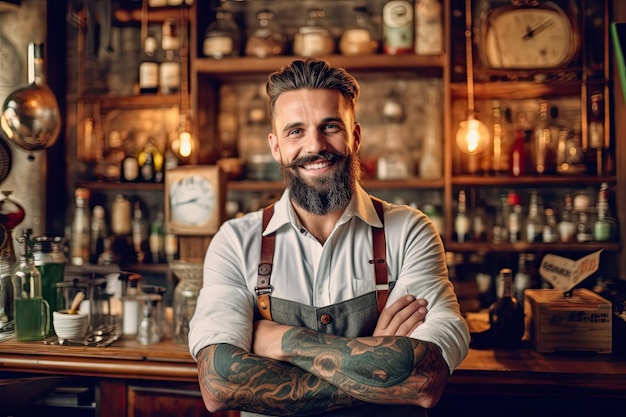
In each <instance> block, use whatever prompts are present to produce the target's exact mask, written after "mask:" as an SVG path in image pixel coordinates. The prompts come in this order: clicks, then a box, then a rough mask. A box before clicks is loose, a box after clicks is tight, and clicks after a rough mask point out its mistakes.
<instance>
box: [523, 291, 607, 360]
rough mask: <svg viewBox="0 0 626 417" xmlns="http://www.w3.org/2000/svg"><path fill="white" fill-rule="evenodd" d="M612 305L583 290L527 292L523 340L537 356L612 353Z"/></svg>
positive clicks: (525, 294) (591, 292)
mask: <svg viewBox="0 0 626 417" xmlns="http://www.w3.org/2000/svg"><path fill="white" fill-rule="evenodd" d="M612 316H613V313H612V309H611V302H610V301H608V300H606V299H604V298H603V297H601V296H599V295H598V294H596V293H594V292H593V291H590V290H587V289H584V288H581V289H575V290H574V293H573V295H572V296H571V297H565V296H564V295H563V293H562V292H561V291H559V290H554V289H542V290H526V291H524V320H525V335H524V339H525V340H528V341H530V342H531V343H532V344H533V345H534V347H535V349H536V350H537V351H538V352H555V351H596V352H597V353H611V350H612Z"/></svg>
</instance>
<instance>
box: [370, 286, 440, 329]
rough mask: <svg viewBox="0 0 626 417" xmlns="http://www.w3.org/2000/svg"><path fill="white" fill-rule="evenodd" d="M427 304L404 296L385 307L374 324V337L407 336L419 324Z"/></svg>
mask: <svg viewBox="0 0 626 417" xmlns="http://www.w3.org/2000/svg"><path fill="white" fill-rule="evenodd" d="M427 306H428V302H427V301H426V300H425V299H423V298H419V299H416V298H415V297H414V296H412V295H405V296H404V297H401V298H400V299H398V300H396V301H395V302H394V303H393V304H392V305H390V306H389V307H386V308H385V309H384V310H383V311H382V313H381V314H380V317H379V318H378V322H377V323H376V329H374V336H409V335H410V334H411V333H412V332H413V330H415V329H416V328H417V327H418V326H419V325H420V324H422V323H424V318H425V317H426V313H427V312H428V310H427V309H426V307H427Z"/></svg>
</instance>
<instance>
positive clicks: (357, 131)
mask: <svg viewBox="0 0 626 417" xmlns="http://www.w3.org/2000/svg"><path fill="white" fill-rule="evenodd" d="M352 136H353V137H354V145H353V147H354V153H357V152H358V151H359V149H360V148H361V124H360V123H355V124H354V129H352Z"/></svg>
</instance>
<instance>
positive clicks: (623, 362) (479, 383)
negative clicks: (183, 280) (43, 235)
mask: <svg viewBox="0 0 626 417" xmlns="http://www.w3.org/2000/svg"><path fill="white" fill-rule="evenodd" d="M8 371H10V372H26V373H37V374H55V375H83V376H97V377H105V378H133V379H154V380H170V381H172V380H176V381H184V382H196V381H197V373H196V372H197V371H196V363H195V362H194V360H193V359H192V358H191V356H190V354H189V352H188V350H187V347H186V346H181V345H178V344H176V343H174V342H172V341H171V340H165V341H163V342H161V343H158V344H154V345H141V344H139V343H137V342H136V341H135V340H130V339H129V340H126V339H124V337H122V338H121V339H120V340H118V341H116V342H115V343H113V344H112V345H110V346H107V347H81V346H59V345H46V344H43V343H42V342H18V341H16V340H8V341H4V342H0V372H8ZM625 381H626V358H625V357H623V356H621V355H616V354H597V353H592V352H567V353H566V352H557V353H549V354H542V353H539V352H537V351H536V350H534V349H532V348H524V349H517V350H492V349H485V350H478V349H470V352H469V355H468V356H467V358H466V359H465V360H464V361H463V363H462V364H461V365H460V366H459V367H458V368H457V369H456V370H455V371H454V373H453V374H452V376H451V377H450V379H449V383H448V389H449V390H452V391H459V392H464V393H466V392H468V390H470V391H472V392H483V391H491V392H493V390H496V391H503V390H508V389H511V390H513V389H514V388H515V387H521V386H523V387H524V389H525V390H526V391H528V390H529V389H531V388H532V387H534V388H536V389H538V390H544V389H556V388H561V389H567V390H578V389H581V390H585V391H586V392H589V391H593V390H598V391H603V392H606V393H607V394H608V393H613V394H615V395H620V396H621V395H623V396H626V382H625Z"/></svg>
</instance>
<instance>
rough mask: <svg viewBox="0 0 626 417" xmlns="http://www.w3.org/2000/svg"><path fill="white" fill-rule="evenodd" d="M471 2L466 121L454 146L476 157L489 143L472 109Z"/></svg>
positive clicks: (469, 4) (468, 4)
mask: <svg viewBox="0 0 626 417" xmlns="http://www.w3.org/2000/svg"><path fill="white" fill-rule="evenodd" d="M471 7H472V2H471V0H466V1H465V56H466V67H467V69H466V73H467V119H466V120H464V121H462V122H460V123H459V129H458V130H457V132H456V145H457V147H458V148H459V149H460V150H461V151H462V152H464V153H467V154H470V155H476V154H479V153H481V152H482V151H484V150H485V149H486V148H487V147H488V146H489V143H490V141H491V139H490V136H491V135H490V132H489V129H487V127H486V126H485V124H484V123H483V122H481V121H480V120H478V119H477V118H476V110H475V108H474V61H473V59H472V54H473V51H472V15H471Z"/></svg>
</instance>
